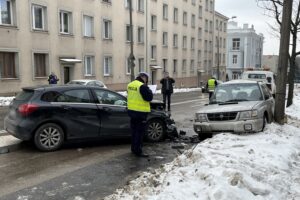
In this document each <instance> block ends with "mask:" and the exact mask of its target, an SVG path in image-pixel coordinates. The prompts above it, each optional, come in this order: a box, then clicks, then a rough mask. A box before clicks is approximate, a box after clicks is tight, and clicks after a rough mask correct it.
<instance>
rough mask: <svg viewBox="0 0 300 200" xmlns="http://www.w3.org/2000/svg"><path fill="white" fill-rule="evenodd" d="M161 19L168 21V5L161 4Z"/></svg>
mask: <svg viewBox="0 0 300 200" xmlns="http://www.w3.org/2000/svg"><path fill="white" fill-rule="evenodd" d="M163 19H165V20H167V19H168V5H167V4H163Z"/></svg>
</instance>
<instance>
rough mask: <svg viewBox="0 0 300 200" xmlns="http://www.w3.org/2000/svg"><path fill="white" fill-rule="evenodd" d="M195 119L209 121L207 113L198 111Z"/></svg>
mask: <svg viewBox="0 0 300 200" xmlns="http://www.w3.org/2000/svg"><path fill="white" fill-rule="evenodd" d="M195 121H196V122H206V121H207V119H206V114H204V113H196V115H195Z"/></svg>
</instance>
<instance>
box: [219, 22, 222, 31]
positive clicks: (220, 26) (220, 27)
mask: <svg viewBox="0 0 300 200" xmlns="http://www.w3.org/2000/svg"><path fill="white" fill-rule="evenodd" d="M219 29H220V31H223V22H221V21H220V25H219Z"/></svg>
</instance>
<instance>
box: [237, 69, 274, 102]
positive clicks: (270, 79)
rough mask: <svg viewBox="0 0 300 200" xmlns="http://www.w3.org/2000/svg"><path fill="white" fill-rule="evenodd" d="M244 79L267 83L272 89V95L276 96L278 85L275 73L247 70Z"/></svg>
mask: <svg viewBox="0 0 300 200" xmlns="http://www.w3.org/2000/svg"><path fill="white" fill-rule="evenodd" d="M242 79H246V80H254V81H262V82H265V83H266V84H267V86H268V87H269V89H270V90H271V93H272V95H273V96H274V97H275V94H276V85H275V75H274V73H273V72H270V71H245V72H244V73H243V75H242Z"/></svg>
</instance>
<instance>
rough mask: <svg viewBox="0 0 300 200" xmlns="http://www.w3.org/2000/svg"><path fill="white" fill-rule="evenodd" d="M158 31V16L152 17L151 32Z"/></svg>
mask: <svg viewBox="0 0 300 200" xmlns="http://www.w3.org/2000/svg"><path fill="white" fill-rule="evenodd" d="M156 29H157V19H156V15H151V30H156Z"/></svg>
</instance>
